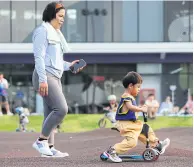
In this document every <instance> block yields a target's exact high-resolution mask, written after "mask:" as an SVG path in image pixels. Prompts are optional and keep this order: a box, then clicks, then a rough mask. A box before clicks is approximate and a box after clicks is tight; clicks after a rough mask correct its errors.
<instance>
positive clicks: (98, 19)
mask: <svg viewBox="0 0 194 167" xmlns="http://www.w3.org/2000/svg"><path fill="white" fill-rule="evenodd" d="M87 3H88V8H87V9H88V10H89V12H91V13H92V14H90V15H89V16H88V17H87V23H88V24H87V36H88V39H87V41H88V42H111V41H112V7H111V3H112V2H111V1H88V2H87ZM95 9H98V12H99V15H96V14H95ZM103 10H105V11H106V14H105V15H104V14H103V13H104V12H103Z"/></svg>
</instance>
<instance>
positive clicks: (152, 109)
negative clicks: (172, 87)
mask: <svg viewBox="0 0 194 167" xmlns="http://www.w3.org/2000/svg"><path fill="white" fill-rule="evenodd" d="M145 105H147V107H148V112H147V113H148V118H150V119H155V118H156V112H157V111H158V108H159V105H160V104H159V102H158V101H157V100H156V99H155V96H154V94H149V95H148V97H147V100H146V101H145Z"/></svg>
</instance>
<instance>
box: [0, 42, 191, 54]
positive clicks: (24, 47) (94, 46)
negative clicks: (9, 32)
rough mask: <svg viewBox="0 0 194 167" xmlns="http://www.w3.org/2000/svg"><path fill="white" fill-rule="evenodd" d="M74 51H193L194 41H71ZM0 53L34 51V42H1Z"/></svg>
mask: <svg viewBox="0 0 194 167" xmlns="http://www.w3.org/2000/svg"><path fill="white" fill-rule="evenodd" d="M69 47H70V48H71V50H72V51H71V52H72V53H172V52H173V53H192V52H193V43H192V42H188V43H187V42H186V43H178V42H174V43H172V42H167V43H69ZM0 53H32V44H31V43H30V44H25V43H0Z"/></svg>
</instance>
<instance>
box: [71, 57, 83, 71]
mask: <svg viewBox="0 0 194 167" xmlns="http://www.w3.org/2000/svg"><path fill="white" fill-rule="evenodd" d="M85 66H86V62H85V61H84V60H83V59H80V60H79V62H77V63H75V64H74V65H72V66H70V67H69V68H70V70H71V72H72V73H76V72H77V71H78V69H79V68H82V67H85Z"/></svg>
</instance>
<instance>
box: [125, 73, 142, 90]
mask: <svg viewBox="0 0 194 167" xmlns="http://www.w3.org/2000/svg"><path fill="white" fill-rule="evenodd" d="M142 82H143V80H142V77H141V75H140V74H138V73H137V72H134V71H131V72H129V73H128V74H127V75H126V76H125V77H124V78H123V86H124V87H125V88H128V86H129V84H133V85H135V84H142Z"/></svg>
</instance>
